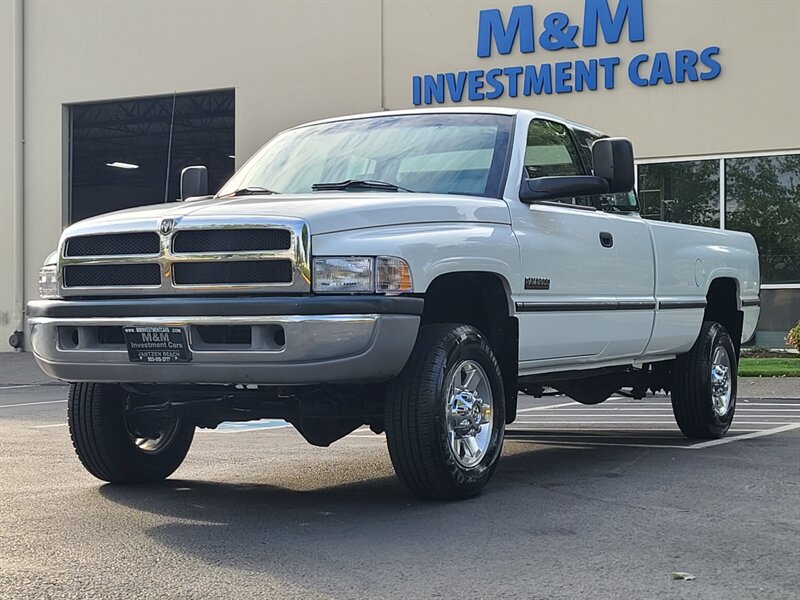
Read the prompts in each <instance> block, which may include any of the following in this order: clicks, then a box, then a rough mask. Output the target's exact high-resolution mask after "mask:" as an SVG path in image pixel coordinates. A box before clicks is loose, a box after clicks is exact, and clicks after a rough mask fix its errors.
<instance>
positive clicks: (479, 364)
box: [386, 324, 505, 500]
mask: <svg viewBox="0 0 800 600" xmlns="http://www.w3.org/2000/svg"><path fill="white" fill-rule="evenodd" d="M504 429H505V402H504V395H503V383H502V377H501V374H500V369H499V367H498V365H497V360H496V359H495V357H494V354H493V353H492V349H491V347H490V346H489V344H488V343H487V341H486V340H485V339H484V338H483V336H482V335H481V334H480V332H479V331H478V330H477V329H475V328H474V327H471V326H468V325H457V324H436V325H428V326H426V327H423V328H422V330H421V331H420V334H419V337H418V338H417V343H416V345H415V347H414V351H413V352H412V354H411V357H410V358H409V360H408V363H407V364H406V366H405V368H404V369H403V372H402V373H401V374H400V375H399V376H398V377H397V378H396V379H395V380H394V381H392V382H391V383H390V385H389V388H388V395H387V401H386V439H387V444H388V447H389V454H390V456H391V458H392V464H393V465H394V468H395V471H396V473H397V476H398V477H399V479H400V481H401V482H402V483H403V485H404V486H405V487H406V488H407V489H408V490H409V491H410V492H411V493H413V494H414V495H415V496H418V497H421V498H436V499H443V500H455V499H459V498H466V497H469V496H473V495H475V494H477V493H478V492H480V490H481V489H482V488H483V486H484V485H486V483H487V482H488V481H489V478H490V477H491V476H492V473H493V472H494V469H495V467H496V466H497V462H498V459H499V458H500V452H501V450H502V446H503V433H504Z"/></svg>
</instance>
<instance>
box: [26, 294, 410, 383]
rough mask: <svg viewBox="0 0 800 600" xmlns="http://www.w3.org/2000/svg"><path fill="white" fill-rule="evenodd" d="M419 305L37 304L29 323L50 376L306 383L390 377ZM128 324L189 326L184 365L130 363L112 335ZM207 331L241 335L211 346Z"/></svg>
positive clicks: (367, 301)
mask: <svg viewBox="0 0 800 600" xmlns="http://www.w3.org/2000/svg"><path fill="white" fill-rule="evenodd" d="M422 307H423V300H422V299H419V298H403V297H381V296H369V297H360V296H334V297H322V296H306V297H284V298H254V297H244V298H242V297H240V298H197V297H192V298H181V297H173V298H137V299H136V300H130V299H96V300H41V301H34V302H30V303H29V304H28V316H29V323H30V331H31V338H30V339H31V346H32V349H33V352H34V355H35V357H36V361H37V362H38V363H39V366H40V367H41V369H42V370H43V371H44V372H45V373H47V374H48V375H50V376H52V377H55V378H57V379H63V380H66V381H91V382H112V383H224V384H263V385H305V384H319V383H366V382H375V381H385V380H388V379H391V378H392V377H394V376H395V375H397V374H398V373H399V372H400V371H401V370H402V368H403V366H404V365H405V363H406V361H407V359H408V357H409V355H410V354H411V350H412V348H413V347H414V342H415V340H416V336H417V330H418V327H419V321H420V315H421V314H422ZM127 325H173V326H183V327H186V328H187V331H188V342H189V347H190V350H191V353H192V360H191V362H188V363H170V364H152V363H146V364H145V363H133V362H130V360H129V358H128V352H127V350H126V347H125V344H124V343H122V341H121V339H120V336H119V333H120V331H121V328H122V327H123V326H127ZM204 328H215V329H216V331H218V332H219V331H223V332H224V330H226V329H227V328H237V329H238V331H239V332H240V333H241V332H242V330H244V331H245V332H246V334H245V336H244V338H241V337H240V338H232V341H229V340H228V338H226V336H224V335H222V336H221V337H219V336H218V337H217V338H215V339H212V340H210V341H209V340H208V339H207V338H204V336H203V332H204V331H208V329H204ZM276 333H278V335H276ZM243 339H244V340H245V342H243Z"/></svg>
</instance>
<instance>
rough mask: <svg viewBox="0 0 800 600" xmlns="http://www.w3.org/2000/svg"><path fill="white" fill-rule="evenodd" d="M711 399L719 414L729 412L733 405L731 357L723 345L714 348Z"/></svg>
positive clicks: (722, 414) (715, 410)
mask: <svg viewBox="0 0 800 600" xmlns="http://www.w3.org/2000/svg"><path fill="white" fill-rule="evenodd" d="M711 401H712V402H713V407H714V412H715V413H716V414H717V416H720V417H722V416H724V415H725V414H727V412H728V410H729V409H730V406H731V359H730V356H728V351H727V350H726V349H725V348H724V347H723V346H717V347H716V348H714V356H713V357H712V359H711Z"/></svg>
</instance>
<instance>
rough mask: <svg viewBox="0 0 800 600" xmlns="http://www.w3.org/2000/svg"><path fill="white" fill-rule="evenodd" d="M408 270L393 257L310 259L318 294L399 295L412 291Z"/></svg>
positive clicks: (406, 266)
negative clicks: (312, 260) (312, 262)
mask: <svg viewBox="0 0 800 600" xmlns="http://www.w3.org/2000/svg"><path fill="white" fill-rule="evenodd" d="M413 289H414V286H413V284H412V281H411V269H409V267H408V263H406V261H404V260H403V259H402V258H396V257H394V256H378V257H377V258H374V257H372V256H328V257H320V258H315V259H314V291H315V292H317V293H318V294H336V293H340V294H371V293H375V292H377V293H380V294H400V293H403V292H411V291H413Z"/></svg>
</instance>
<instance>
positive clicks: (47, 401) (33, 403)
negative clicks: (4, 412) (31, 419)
mask: <svg viewBox="0 0 800 600" xmlns="http://www.w3.org/2000/svg"><path fill="white" fill-rule="evenodd" d="M60 402H66V400H45V401H43V402H22V403H21V404H0V408H14V407H15V406H35V405H37V404H58V403H60Z"/></svg>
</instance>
